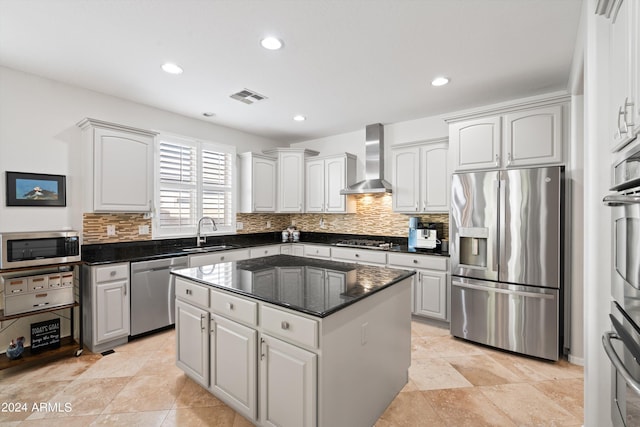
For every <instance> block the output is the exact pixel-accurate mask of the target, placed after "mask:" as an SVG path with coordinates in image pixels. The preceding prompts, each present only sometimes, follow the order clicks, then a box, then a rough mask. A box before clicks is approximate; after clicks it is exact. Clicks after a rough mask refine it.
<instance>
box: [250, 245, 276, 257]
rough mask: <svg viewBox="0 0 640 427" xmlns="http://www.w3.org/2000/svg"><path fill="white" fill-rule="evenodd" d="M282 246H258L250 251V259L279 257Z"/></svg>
mask: <svg viewBox="0 0 640 427" xmlns="http://www.w3.org/2000/svg"><path fill="white" fill-rule="evenodd" d="M279 254H280V245H266V246H256V247H254V248H250V249H249V258H260V257H263V256H271V255H279Z"/></svg>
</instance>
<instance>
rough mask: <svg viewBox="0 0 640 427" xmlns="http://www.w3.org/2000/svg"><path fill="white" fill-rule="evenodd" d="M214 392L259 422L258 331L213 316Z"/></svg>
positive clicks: (246, 415) (212, 359)
mask: <svg viewBox="0 0 640 427" xmlns="http://www.w3.org/2000/svg"><path fill="white" fill-rule="evenodd" d="M210 326H211V335H210V340H209V342H210V345H211V349H210V355H211V368H210V372H211V390H212V392H213V394H215V395H216V396H218V397H220V398H221V399H224V400H225V401H226V402H227V403H228V404H230V405H232V406H233V408H234V409H235V410H236V411H238V412H239V413H241V414H242V415H243V416H245V417H247V418H248V419H250V420H251V421H253V422H255V421H256V420H257V416H258V404H257V402H258V388H257V385H258V364H257V360H258V332H257V331H255V330H253V329H250V328H247V327H245V326H242V325H240V324H239V323H236V322H233V321H231V320H228V319H225V318H224V317H220V316H216V315H211V323H210Z"/></svg>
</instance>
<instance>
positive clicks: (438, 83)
mask: <svg viewBox="0 0 640 427" xmlns="http://www.w3.org/2000/svg"><path fill="white" fill-rule="evenodd" d="M447 83H449V78H448V77H436V78H435V79H433V80H431V86H444V85H446V84H447Z"/></svg>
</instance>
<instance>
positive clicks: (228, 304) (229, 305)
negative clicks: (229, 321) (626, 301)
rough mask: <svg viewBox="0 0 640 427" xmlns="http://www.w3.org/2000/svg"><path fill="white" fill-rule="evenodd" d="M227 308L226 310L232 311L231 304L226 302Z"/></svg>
mask: <svg viewBox="0 0 640 427" xmlns="http://www.w3.org/2000/svg"><path fill="white" fill-rule="evenodd" d="M227 308H228V309H229V310H233V303H231V302H228V303H227Z"/></svg>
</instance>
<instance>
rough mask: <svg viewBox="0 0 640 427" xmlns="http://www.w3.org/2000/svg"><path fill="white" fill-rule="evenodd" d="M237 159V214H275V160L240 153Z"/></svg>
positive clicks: (268, 157) (259, 155)
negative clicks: (238, 185)
mask: <svg viewBox="0 0 640 427" xmlns="http://www.w3.org/2000/svg"><path fill="white" fill-rule="evenodd" d="M238 158H239V161H238V169H239V176H240V191H239V199H240V202H239V207H240V208H239V212H242V213H254V212H275V211H276V194H277V190H276V173H277V160H276V159H275V158H274V157H270V156H265V155H262V154H257V153H242V154H239V155H238Z"/></svg>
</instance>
